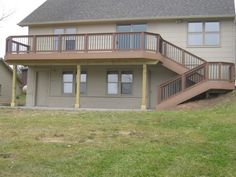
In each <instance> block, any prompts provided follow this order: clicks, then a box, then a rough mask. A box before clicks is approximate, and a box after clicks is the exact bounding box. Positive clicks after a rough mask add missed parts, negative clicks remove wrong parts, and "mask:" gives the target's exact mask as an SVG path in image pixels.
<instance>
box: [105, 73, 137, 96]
mask: <svg viewBox="0 0 236 177" xmlns="http://www.w3.org/2000/svg"><path fill="white" fill-rule="evenodd" d="M108 72H117V74H118V82H117V83H118V85H117V88H118V92H117V94H109V93H108ZM123 72H129V73H131V74H132V77H133V79H132V83H131V94H123V93H122V92H121V89H122V88H121V84H122V73H123ZM133 85H134V72H133V70H132V69H124V70H123V69H108V70H107V71H106V95H107V96H110V97H112V96H113V97H122V96H125V97H129V96H133V93H134V91H133V89H134V87H133Z"/></svg>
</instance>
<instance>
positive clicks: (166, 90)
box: [156, 38, 235, 110]
mask: <svg viewBox="0 0 236 177" xmlns="http://www.w3.org/2000/svg"><path fill="white" fill-rule="evenodd" d="M160 43H161V44H160V46H162V47H161V48H162V49H161V50H160V53H161V54H162V56H163V57H164V59H163V61H164V62H162V64H163V65H164V66H166V67H167V68H169V69H171V70H173V71H175V72H176V73H178V74H179V75H178V76H177V77H175V78H173V79H171V80H169V81H166V82H165V83H163V84H161V85H160V86H159V87H158V104H157V107H156V108H157V109H158V110H162V109H167V108H171V107H174V106H176V105H178V104H181V103H183V102H185V101H187V100H189V99H191V98H194V97H195V96H197V95H200V94H202V93H205V92H207V91H209V90H226V91H227V90H233V89H235V65H234V64H233V63H226V62H207V61H205V60H203V59H202V58H200V57H198V56H196V55H194V54H192V53H190V52H188V51H186V50H184V49H182V48H180V47H178V46H176V45H174V44H172V43H170V42H168V41H165V40H163V39H162V38H161V39H160ZM173 63H174V64H175V65H176V66H175V65H173ZM170 66H172V68H170ZM177 66H178V67H177ZM181 67H182V68H181Z"/></svg>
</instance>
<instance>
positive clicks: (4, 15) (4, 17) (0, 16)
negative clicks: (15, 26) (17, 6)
mask: <svg viewBox="0 0 236 177" xmlns="http://www.w3.org/2000/svg"><path fill="white" fill-rule="evenodd" d="M13 13H14V12H13V11H9V12H3V13H2V15H0V22H1V21H3V20H5V19H6V18H8V17H9V16H11V15H12V14H13Z"/></svg>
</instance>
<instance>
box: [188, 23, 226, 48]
mask: <svg viewBox="0 0 236 177" xmlns="http://www.w3.org/2000/svg"><path fill="white" fill-rule="evenodd" d="M211 22H218V23H219V31H218V32H216V31H214V32H206V23H211ZM189 23H202V24H203V25H202V32H189ZM221 31H222V30H221V21H188V22H187V45H186V46H187V48H220V47H221ZM189 34H201V35H202V39H203V40H202V44H201V45H190V44H189ZM206 34H219V44H216V45H207V44H206V43H205V36H206Z"/></svg>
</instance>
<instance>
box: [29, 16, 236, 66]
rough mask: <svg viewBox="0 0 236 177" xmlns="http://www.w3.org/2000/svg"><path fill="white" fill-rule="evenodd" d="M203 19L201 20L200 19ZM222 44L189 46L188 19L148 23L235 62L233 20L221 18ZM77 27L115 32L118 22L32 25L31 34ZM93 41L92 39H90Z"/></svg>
mask: <svg viewBox="0 0 236 177" xmlns="http://www.w3.org/2000/svg"><path fill="white" fill-rule="evenodd" d="M199 21H201V20H199ZM220 22H221V44H220V46H219V47H197V48H193V47H188V46H187V21H182V22H180V23H177V22H176V20H172V21H171V20H168V21H156V22H150V23H147V25H148V27H147V31H148V32H153V33H159V34H161V35H162V37H163V38H164V39H166V40H168V41H170V42H172V43H174V44H176V45H178V46H180V47H182V48H184V49H186V50H188V51H190V52H193V53H194V54H196V55H198V56H200V57H202V58H204V59H205V60H208V61H225V62H235V47H234V46H235V38H234V36H235V30H234V23H233V20H221V21H220ZM70 27H75V28H77V32H78V33H105V32H115V31H116V24H100V25H98V24H96V25H78V26H73V25H69V26H51V27H30V29H29V34H30V35H36V34H53V30H54V28H70ZM89 41H90V43H92V39H89Z"/></svg>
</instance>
